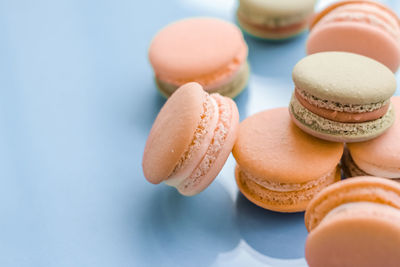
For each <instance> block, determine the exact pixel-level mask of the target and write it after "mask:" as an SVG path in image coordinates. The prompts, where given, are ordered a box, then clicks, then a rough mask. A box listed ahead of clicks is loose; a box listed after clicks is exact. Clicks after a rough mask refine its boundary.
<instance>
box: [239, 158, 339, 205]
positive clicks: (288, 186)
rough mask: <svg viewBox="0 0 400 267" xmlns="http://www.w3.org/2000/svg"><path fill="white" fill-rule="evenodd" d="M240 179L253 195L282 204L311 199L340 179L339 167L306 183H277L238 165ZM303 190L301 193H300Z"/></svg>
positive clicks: (292, 203)
mask: <svg viewBox="0 0 400 267" xmlns="http://www.w3.org/2000/svg"><path fill="white" fill-rule="evenodd" d="M236 168H237V172H238V174H239V181H240V182H241V184H242V185H243V186H244V188H247V190H248V191H249V193H250V194H251V195H252V196H255V197H257V198H260V200H262V201H263V202H265V201H267V202H270V203H279V204H280V205H294V204H296V203H298V202H305V201H309V200H311V199H312V198H313V196H314V195H315V194H316V193H318V192H319V191H320V190H321V189H322V188H324V187H326V186H328V185H329V184H332V183H334V182H336V181H338V180H339V179H340V173H339V167H335V168H334V169H333V170H332V171H331V172H329V173H328V174H326V175H323V176H322V177H320V178H317V179H315V180H312V181H309V182H305V183H299V184H294V183H276V182H272V181H268V180H266V179H261V178H255V177H254V176H253V175H251V174H250V173H249V172H246V171H244V170H243V169H242V168H240V166H239V165H237V167H236ZM300 192H301V194H299V193H300Z"/></svg>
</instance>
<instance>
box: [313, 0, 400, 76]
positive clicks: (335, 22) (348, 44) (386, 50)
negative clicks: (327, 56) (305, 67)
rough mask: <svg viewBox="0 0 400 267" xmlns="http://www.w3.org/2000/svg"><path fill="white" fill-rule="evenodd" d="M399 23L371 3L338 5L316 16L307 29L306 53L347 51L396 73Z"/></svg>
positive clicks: (388, 11) (357, 0)
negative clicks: (369, 59) (371, 59)
mask: <svg viewBox="0 0 400 267" xmlns="http://www.w3.org/2000/svg"><path fill="white" fill-rule="evenodd" d="M399 39H400V21H399V18H398V17H397V15H396V14H395V13H394V12H393V11H392V10H391V9H390V8H388V7H386V6H385V5H383V4H381V3H377V2H373V1H360V0H355V1H341V2H338V3H335V4H332V5H331V6H328V7H327V8H325V9H324V10H322V11H321V12H320V13H318V14H317V15H316V16H315V17H314V19H313V21H312V22H311V26H310V35H309V38H308V40H307V45H306V46H307V53H308V54H314V53H318V52H323V51H346V52H352V53H356V54H360V55H364V56H367V57H370V58H373V59H375V60H377V61H379V62H381V63H382V64H384V65H386V66H387V67H388V68H389V69H391V70H392V71H393V72H395V71H396V70H397V69H398V67H399V64H400V42H399Z"/></svg>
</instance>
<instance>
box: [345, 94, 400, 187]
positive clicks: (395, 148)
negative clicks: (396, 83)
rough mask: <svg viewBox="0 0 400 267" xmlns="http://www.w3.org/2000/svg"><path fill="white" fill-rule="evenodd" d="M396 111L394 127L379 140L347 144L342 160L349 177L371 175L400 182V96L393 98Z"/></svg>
mask: <svg viewBox="0 0 400 267" xmlns="http://www.w3.org/2000/svg"><path fill="white" fill-rule="evenodd" d="M392 104H393V106H394V108H395V111H396V120H395V122H394V124H393V126H392V127H391V128H390V129H389V130H388V131H387V132H385V133H384V134H382V135H381V136H379V137H378V138H375V139H372V140H369V141H365V142H360V143H351V144H347V149H346V153H345V155H344V156H343V159H342V165H343V169H344V173H345V175H346V176H347V177H353V176H360V175H369V176H379V177H384V178H391V179H399V181H400V96H394V97H392Z"/></svg>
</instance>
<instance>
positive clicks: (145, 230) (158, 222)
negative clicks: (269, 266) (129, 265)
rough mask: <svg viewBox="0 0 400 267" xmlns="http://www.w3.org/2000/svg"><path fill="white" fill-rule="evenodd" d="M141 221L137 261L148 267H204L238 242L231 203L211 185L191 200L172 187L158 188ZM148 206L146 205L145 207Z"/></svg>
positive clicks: (215, 185) (215, 186) (220, 191)
mask: <svg viewBox="0 0 400 267" xmlns="http://www.w3.org/2000/svg"><path fill="white" fill-rule="evenodd" d="M152 192H153V194H152V195H151V196H150V199H145V200H144V201H145V202H144V205H148V208H147V209H146V210H147V211H146V213H145V214H144V215H143V216H140V217H138V219H140V220H142V226H141V230H142V231H141V234H140V235H139V236H135V237H134V238H135V242H141V243H142V248H143V251H142V252H141V254H140V255H141V256H142V257H143V259H141V262H146V263H148V266H208V265H210V264H212V263H213V262H214V261H215V259H216V257H217V256H218V254H219V253H222V252H227V251H231V250H232V249H234V248H235V247H236V246H237V245H238V243H239V232H238V230H237V225H236V223H235V209H234V203H233V201H232V200H231V198H230V196H229V194H228V193H227V192H226V191H225V189H224V188H223V187H222V186H221V185H220V184H219V183H218V182H214V183H213V184H212V185H211V186H210V187H209V188H208V189H207V190H205V191H204V192H202V193H200V194H199V195H197V196H194V197H184V196H182V195H180V194H179V193H178V192H177V191H176V190H175V189H174V188H171V187H167V186H159V187H158V188H157V189H156V190H154V191H152ZM147 203H148V204H147Z"/></svg>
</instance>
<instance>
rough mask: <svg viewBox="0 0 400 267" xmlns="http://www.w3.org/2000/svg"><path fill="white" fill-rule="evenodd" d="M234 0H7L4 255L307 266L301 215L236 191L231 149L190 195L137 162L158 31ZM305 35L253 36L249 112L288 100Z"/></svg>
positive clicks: (3, 4)
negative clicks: (205, 184) (153, 179)
mask: <svg viewBox="0 0 400 267" xmlns="http://www.w3.org/2000/svg"><path fill="white" fill-rule="evenodd" d="M386 3H387V4H389V5H391V6H392V7H393V8H395V9H396V10H397V11H400V4H399V3H398V2H396V1H394V0H393V1H386ZM322 4H323V3H322ZM235 5H236V3H235V1H232V0H192V1H190V0H187V1H184V0H169V1H162V0H159V1H155V0H146V1H136V0H119V1H111V0H109V1H107V0H100V1H94V0H93V1H81V0H59V1H54V0H48V1H46V0H36V1H28V0H26V1H20V0H9V1H5V0H1V1H0V216H1V217H0V266H18V267H20V266H57V267H62V266H305V261H304V259H303V258H302V257H303V250H304V247H303V245H304V240H305V238H306V234H307V232H306V229H305V227H304V225H303V214H302V213H298V214H279V213H274V212H269V211H265V210H263V209H260V208H258V207H256V206H255V205H253V204H251V203H250V202H248V201H247V200H246V199H245V198H244V197H243V196H241V195H240V194H238V191H237V188H236V185H235V182H234V178H233V168H234V160H233V158H232V157H230V158H229V160H228V162H227V164H226V166H225V167H224V169H223V170H222V172H221V174H220V175H219V176H218V178H217V179H216V181H215V182H214V183H213V184H212V185H211V186H210V187H209V188H208V189H207V190H206V191H204V192H203V193H201V194H200V195H198V196H196V197H192V198H186V197H183V196H180V195H179V194H178V193H177V192H176V191H175V190H174V189H173V188H170V187H167V186H165V185H159V186H154V185H151V184H149V183H147V182H146V181H145V179H144V177H143V174H142V171H141V157H142V151H143V148H144V144H145V140H146V137H147V134H148V132H149V130H150V128H151V124H152V122H153V120H154V119H155V116H156V115H157V112H158V110H159V109H160V107H161V106H162V104H163V103H164V100H163V99H162V98H161V97H160V96H159V95H158V93H157V92H156V89H155V85H154V82H153V74H152V70H151V68H150V65H149V63H148V60H147V48H148V45H149V43H150V41H151V38H152V36H153V35H154V34H155V33H156V32H157V30H158V29H160V28H161V27H163V26H164V25H166V24H167V23H169V22H172V21H174V20H177V19H179V18H185V17H189V16H216V17H220V18H224V19H227V20H231V21H232V20H233V14H234V9H235ZM305 40H306V35H302V36H301V37H299V38H297V39H294V40H292V41H290V42H285V43H268V42H261V41H257V40H254V39H251V38H248V37H246V41H247V42H248V45H249V49H250V51H249V61H250V64H251V67H252V75H251V78H250V82H249V86H248V89H247V90H245V91H244V92H243V93H242V94H241V95H240V96H239V97H238V98H237V99H236V101H237V104H238V106H239V110H240V115H241V119H243V118H245V117H247V116H249V115H251V114H254V113H255V112H257V111H260V110H263V109H266V108H271V107H278V106H285V105H287V103H288V101H289V98H290V95H291V92H292V90H293V84H292V81H291V70H292V68H293V66H294V64H295V63H296V62H297V61H298V60H299V59H301V58H302V57H303V56H304V43H305Z"/></svg>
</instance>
